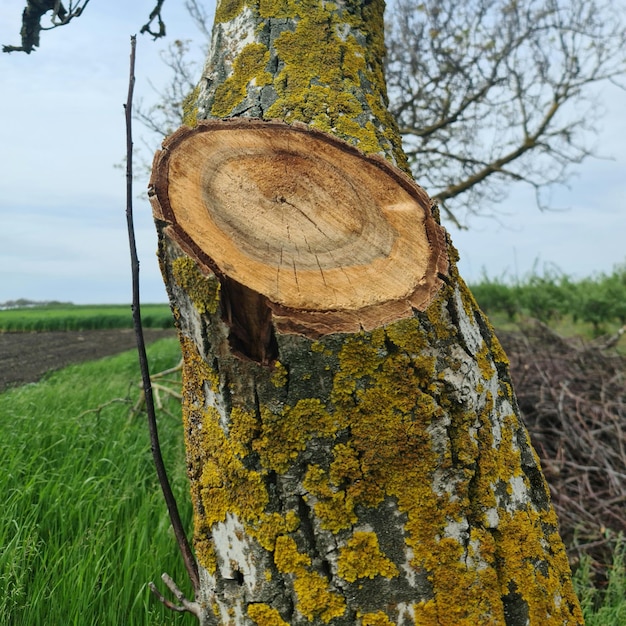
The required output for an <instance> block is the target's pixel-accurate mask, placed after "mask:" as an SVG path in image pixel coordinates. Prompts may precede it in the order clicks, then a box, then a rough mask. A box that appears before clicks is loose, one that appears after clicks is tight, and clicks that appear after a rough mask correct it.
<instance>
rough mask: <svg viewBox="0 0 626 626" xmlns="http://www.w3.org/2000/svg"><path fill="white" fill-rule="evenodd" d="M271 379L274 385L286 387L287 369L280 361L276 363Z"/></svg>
mask: <svg viewBox="0 0 626 626" xmlns="http://www.w3.org/2000/svg"><path fill="white" fill-rule="evenodd" d="M270 380H271V381H272V385H274V387H284V386H285V385H286V384H287V370H286V369H285V366H284V365H283V364H282V363H281V362H280V361H276V362H275V363H274V373H273V374H272V378H271V379H270Z"/></svg>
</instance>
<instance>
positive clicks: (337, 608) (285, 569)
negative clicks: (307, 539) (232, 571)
mask: <svg viewBox="0 0 626 626" xmlns="http://www.w3.org/2000/svg"><path fill="white" fill-rule="evenodd" d="M274 563H275V564H276V568H277V569H278V571H279V572H282V573H284V574H293V576H294V579H293V588H294V591H295V593H296V597H297V604H296V607H297V609H298V610H299V611H300V613H302V615H304V616H305V617H306V618H307V619H309V620H311V621H312V620H313V619H321V620H322V621H323V622H324V623H328V622H330V620H332V619H333V618H335V617H340V616H341V615H343V614H344V613H345V610H346V603H345V600H344V599H343V597H342V596H340V595H339V594H338V593H336V592H334V591H332V590H331V589H330V588H329V586H328V581H327V580H326V579H325V578H324V577H322V576H320V574H318V573H317V572H311V571H310V570H309V567H310V565H311V558H310V557H309V556H308V555H307V554H303V553H302V552H300V551H299V550H298V547H297V545H296V542H295V541H294V540H293V539H292V538H291V537H288V536H285V535H282V536H280V537H278V538H277V539H276V550H275V552H274Z"/></svg>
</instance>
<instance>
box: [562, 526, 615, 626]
mask: <svg viewBox="0 0 626 626" xmlns="http://www.w3.org/2000/svg"><path fill="white" fill-rule="evenodd" d="M590 579H591V567H590V563H589V561H588V560H584V561H583V562H582V564H581V565H580V567H579V568H578V570H577V571H576V573H575V575H574V586H575V587H576V592H577V593H578V598H579V599H580V604H581V606H582V609H583V614H584V616H585V624H586V626H624V625H625V624H626V540H625V539H624V537H621V538H620V540H619V541H618V543H617V547H616V550H615V554H614V557H613V567H612V568H611V571H610V572H609V581H608V585H607V587H606V588H605V589H602V590H600V589H594V588H593V587H592V586H591V584H590V583H589V581H590Z"/></svg>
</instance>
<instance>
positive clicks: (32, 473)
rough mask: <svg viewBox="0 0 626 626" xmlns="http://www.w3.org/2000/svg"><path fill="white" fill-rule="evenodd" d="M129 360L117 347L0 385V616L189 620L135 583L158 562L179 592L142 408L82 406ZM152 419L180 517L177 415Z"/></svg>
mask: <svg viewBox="0 0 626 626" xmlns="http://www.w3.org/2000/svg"><path fill="white" fill-rule="evenodd" d="M149 354H150V359H151V362H152V365H153V368H154V370H155V371H157V370H160V369H165V368H166V367H170V366H172V365H175V364H176V363H177V361H178V359H179V358H180V352H179V349H178V344H177V342H176V340H164V341H160V342H157V343H155V344H153V345H152V346H151V347H150V349H149ZM136 363H137V357H136V354H135V353H134V352H129V353H125V354H123V355H119V356H116V357H111V358H107V359H103V360H101V361H96V362H92V363H87V364H83V365H80V366H72V367H68V368H66V369H64V370H61V371H59V372H56V373H54V374H52V375H50V376H49V377H47V378H46V379H45V380H44V381H42V382H40V383H37V384H34V385H26V386H24V387H20V388H17V389H13V390H11V391H8V392H5V393H3V394H1V395H0V460H1V462H2V472H1V473H0V493H2V494H3V506H2V510H1V513H0V545H2V551H1V552H0V624H10V625H11V626H31V625H32V626H37V625H39V624H64V625H76V626H90V625H94V626H95V625H102V626H108V625H111V624H115V625H116V626H117V625H123V626H135V625H148V624H192V623H194V620H192V619H191V618H190V617H189V616H180V615H177V614H173V613H172V612H171V611H168V610H167V609H165V608H164V607H162V606H161V605H160V603H158V602H157V601H156V600H155V599H153V597H152V594H151V593H150V591H149V589H148V588H147V582H148V581H150V580H154V581H155V582H156V583H157V584H159V583H160V575H161V573H162V572H163V571H167V572H168V573H169V574H170V575H171V576H172V577H173V578H174V580H176V581H178V582H179V583H180V584H182V585H183V587H182V588H183V589H184V590H186V591H187V592H189V589H188V585H185V584H184V583H185V582H186V573H185V572H184V568H183V565H182V561H181V559H180V557H179V556H178V552H177V548H176V545H175V541H174V538H173V534H172V532H171V530H170V528H169V520H168V516H167V512H166V508H165V504H164V502H163V498H162V496H161V493H160V488H159V485H158V483H157V480H156V477H155V470H154V466H153V464H152V458H151V454H150V444H149V441H148V433H147V426H146V424H145V421H144V420H145V418H144V417H143V416H142V415H140V416H138V417H134V418H129V411H128V408H129V407H128V405H126V404H123V403H113V404H110V405H108V406H105V407H104V408H103V409H102V410H101V411H100V412H92V413H85V411H86V410H87V409H90V408H94V407H98V406H99V405H101V404H104V403H106V402H109V401H110V400H111V399H113V398H123V397H126V396H128V394H129V390H130V388H129V381H136V380H138V379H139V372H138V367H137V365H136ZM135 394H136V391H135V390H134V389H133V395H135ZM161 422H162V423H161V440H162V442H163V443H164V454H165V455H166V462H167V465H168V467H169V468H170V472H171V475H172V479H173V486H174V489H175V491H176V493H177V496H178V501H179V503H180V504H181V509H182V511H181V513H182V515H183V516H184V519H185V520H186V523H187V525H188V526H190V518H191V511H190V505H189V504H188V500H189V498H188V495H187V494H188V487H187V483H186V476H185V467H184V450H183V443H182V429H181V425H180V422H179V421H177V420H174V419H172V418H171V417H166V418H164V419H162V420H161ZM158 586H160V587H161V588H162V585H158Z"/></svg>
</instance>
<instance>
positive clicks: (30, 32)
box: [2, 0, 89, 54]
mask: <svg viewBox="0 0 626 626" xmlns="http://www.w3.org/2000/svg"><path fill="white" fill-rule="evenodd" d="M88 3H89V0H79V1H78V2H72V0H70V2H69V4H68V7H67V9H66V8H65V6H64V5H63V3H62V2H60V0H27V1H26V7H25V8H24V12H23V13H22V30H21V31H20V35H21V37H22V45H21V46H2V52H26V54H30V53H31V52H33V50H34V49H35V48H37V47H38V46H39V33H40V32H41V31H42V30H52V29H53V28H57V27H59V26H65V25H66V24H69V23H70V21H71V20H73V19H74V18H75V17H78V16H79V15H81V14H82V12H83V10H84V9H85V7H86V6H87V4H88ZM49 11H51V15H50V22H51V26H48V27H44V26H42V25H41V20H42V18H43V16H44V15H45V14H46V13H48V12H49Z"/></svg>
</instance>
